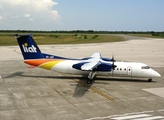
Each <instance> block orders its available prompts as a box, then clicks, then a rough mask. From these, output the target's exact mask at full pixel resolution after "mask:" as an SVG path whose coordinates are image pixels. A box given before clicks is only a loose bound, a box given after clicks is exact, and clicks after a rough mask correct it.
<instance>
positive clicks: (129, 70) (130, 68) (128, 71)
mask: <svg viewBox="0 0 164 120" xmlns="http://www.w3.org/2000/svg"><path fill="white" fill-rule="evenodd" d="M127 75H129V76H131V75H132V67H131V66H128V67H127Z"/></svg>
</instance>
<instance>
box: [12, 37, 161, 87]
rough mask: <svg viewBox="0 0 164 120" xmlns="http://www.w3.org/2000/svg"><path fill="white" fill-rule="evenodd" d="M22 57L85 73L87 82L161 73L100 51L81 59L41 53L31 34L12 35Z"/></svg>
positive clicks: (68, 71)
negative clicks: (109, 56) (104, 55)
mask: <svg viewBox="0 0 164 120" xmlns="http://www.w3.org/2000/svg"><path fill="white" fill-rule="evenodd" d="M14 36H16V37H17V41H18V44H19V47H20V50H21V52H22V54H23V57H24V62H25V63H27V64H29V65H32V66H36V67H39V68H44V69H47V70H53V71H56V72H60V73H65V74H77V75H87V76H88V78H87V84H91V83H92V82H93V78H94V77H95V76H96V75H97V76H117V77H141V78H148V81H149V82H151V81H152V78H154V77H160V76H161V75H160V74H159V73H158V72H156V71H155V70H153V69H151V68H150V67H149V66H147V65H146V64H144V63H137V62H117V61H115V60H114V57H112V58H104V57H102V56H101V54H100V53H94V54H93V55H91V56H90V57H86V58H83V59H73V58H65V57H60V56H56V55H50V54H45V53H42V52H41V51H40V49H39V47H38V46H37V44H36V43H35V41H34V40H33V38H32V35H18V34H16V35H14Z"/></svg>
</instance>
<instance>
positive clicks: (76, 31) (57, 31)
mask: <svg viewBox="0 0 164 120" xmlns="http://www.w3.org/2000/svg"><path fill="white" fill-rule="evenodd" d="M0 33H75V34H78V33H81V34H83V33H84V34H151V35H152V36H159V37H164V31H161V32H156V31H94V30H70V31H69V30H68V31H67V30H55V31H41V30H0Z"/></svg>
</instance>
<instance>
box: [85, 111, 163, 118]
mask: <svg viewBox="0 0 164 120" xmlns="http://www.w3.org/2000/svg"><path fill="white" fill-rule="evenodd" d="M162 110H163V109H162ZM158 111H160V110H158ZM144 112H147V111H143V112H134V113H126V114H122V115H111V116H106V117H95V118H89V119H85V120H95V119H97V118H99V119H101V120H103V119H110V120H157V119H158V120H159V119H160V120H164V119H163V118H164V116H158V115H153V114H146V113H144ZM148 112H149V111H148ZM151 112H155V111H154V110H152V111H151ZM139 113H140V114H139Z"/></svg>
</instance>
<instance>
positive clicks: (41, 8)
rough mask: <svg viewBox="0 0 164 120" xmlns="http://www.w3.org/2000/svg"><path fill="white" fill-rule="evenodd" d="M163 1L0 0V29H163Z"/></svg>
mask: <svg viewBox="0 0 164 120" xmlns="http://www.w3.org/2000/svg"><path fill="white" fill-rule="evenodd" d="M163 12H164V0H14V1H13V0H0V30H44V31H51V30H95V31H164V13H163Z"/></svg>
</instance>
